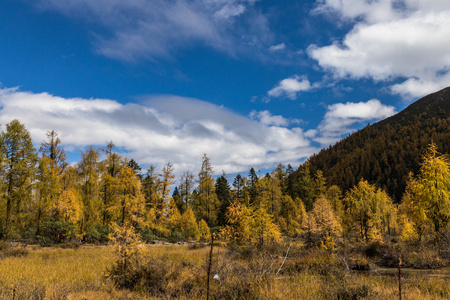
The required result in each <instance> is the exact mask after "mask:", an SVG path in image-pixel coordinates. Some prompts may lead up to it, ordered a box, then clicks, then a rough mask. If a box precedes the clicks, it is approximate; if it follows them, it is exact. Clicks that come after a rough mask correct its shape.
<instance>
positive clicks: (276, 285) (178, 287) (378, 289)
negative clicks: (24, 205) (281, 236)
mask: <svg viewBox="0 0 450 300" xmlns="http://www.w3.org/2000/svg"><path fill="white" fill-rule="evenodd" d="M140 249H141V250H142V251H141V252H142V253H141V262H140V264H142V265H143V266H146V267H145V268H143V269H144V270H145V271H143V272H141V273H139V274H142V277H145V278H144V279H142V278H138V279H136V280H137V281H136V282H137V283H136V284H135V285H134V286H133V288H132V290H131V289H120V288H119V287H118V285H117V283H113V282H112V281H111V280H109V279H107V278H106V274H107V270H108V268H111V267H112V266H113V265H114V262H115V261H116V257H115V254H114V251H113V248H112V247H110V246H89V245H86V246H80V247H77V248H59V247H47V248H41V247H39V246H27V247H25V248H23V247H22V246H20V245H15V246H9V247H7V249H3V250H1V252H0V299H157V298H166V299H167V298H181V299H206V269H207V260H208V253H209V247H192V246H188V245H181V246H177V245H142V246H140ZM285 251H286V249H282V250H280V253H278V254H272V255H271V254H267V253H264V254H263V253H258V252H256V251H255V252H253V253H247V252H232V253H230V252H228V251H227V250H226V249H225V248H223V247H215V248H214V255H213V267H212V276H214V275H217V276H216V279H212V281H211V296H212V297H211V298H212V299H398V280H397V277H396V276H389V275H387V276H380V275H377V273H373V272H356V271H348V270H347V269H346V267H345V263H343V260H342V259H341V258H339V257H337V256H336V255H330V254H327V253H323V252H318V251H316V252H306V251H302V250H301V249H300V248H299V249H296V248H295V247H292V248H291V252H290V255H289V257H288V259H286V260H284V257H283V256H284V254H283V253H285ZM394 273H395V272H394ZM402 290H403V299H449V298H450V282H449V281H448V277H445V276H421V275H409V276H408V277H405V278H403V282H402Z"/></svg>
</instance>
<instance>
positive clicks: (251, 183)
mask: <svg viewBox="0 0 450 300" xmlns="http://www.w3.org/2000/svg"><path fill="white" fill-rule="evenodd" d="M257 182H258V175H256V172H255V169H253V168H251V169H250V172H249V174H248V186H247V188H248V192H249V196H250V203H251V204H253V203H254V202H255V200H256V196H257V194H258V192H257V189H256V183H257Z"/></svg>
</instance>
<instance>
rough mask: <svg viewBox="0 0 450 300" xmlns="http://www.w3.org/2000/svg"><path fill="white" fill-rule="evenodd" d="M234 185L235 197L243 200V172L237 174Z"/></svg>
mask: <svg viewBox="0 0 450 300" xmlns="http://www.w3.org/2000/svg"><path fill="white" fill-rule="evenodd" d="M233 187H234V191H233V192H234V197H233V198H234V199H235V200H238V201H241V200H242V188H243V184H242V176H241V174H237V175H236V177H235V178H234V181H233Z"/></svg>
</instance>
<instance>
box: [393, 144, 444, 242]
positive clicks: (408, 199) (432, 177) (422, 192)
mask: <svg viewBox="0 0 450 300" xmlns="http://www.w3.org/2000/svg"><path fill="white" fill-rule="evenodd" d="M402 209H403V210H404V211H405V212H406V214H407V216H408V217H409V218H410V220H411V221H412V223H413V226H414V229H415V231H416V233H417V235H418V238H419V240H422V237H423V235H424V233H425V232H426V230H427V229H428V228H432V229H433V230H434V232H435V233H436V234H437V238H438V239H439V237H440V234H441V231H442V230H443V228H445V227H446V226H447V225H448V224H449V222H450V162H449V160H448V158H447V157H446V156H444V155H440V154H439V153H438V152H437V149H436V145H434V144H431V145H430V146H429V147H428V151H427V153H426V154H425V156H424V158H423V162H422V164H421V168H420V173H419V175H418V176H417V177H416V178H414V177H413V176H412V175H411V176H410V178H409V181H408V183H407V190H406V193H405V196H404V198H403V204H402Z"/></svg>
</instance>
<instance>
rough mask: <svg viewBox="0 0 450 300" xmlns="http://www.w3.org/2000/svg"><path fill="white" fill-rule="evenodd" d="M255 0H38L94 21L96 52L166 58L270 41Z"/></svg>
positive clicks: (119, 56)
mask: <svg viewBox="0 0 450 300" xmlns="http://www.w3.org/2000/svg"><path fill="white" fill-rule="evenodd" d="M254 2H255V0H177V1H169V0H127V1H123V0H95V1H91V0H38V1H36V6H37V7H39V8H40V9H41V10H50V11H56V12H58V13H61V14H64V15H66V16H68V17H70V18H76V19H81V20H83V21H86V22H88V23H89V24H93V25H95V26H93V27H91V29H90V30H91V31H92V32H94V36H95V37H96V40H95V47H96V50H97V52H98V53H100V54H102V55H105V56H107V57H110V58H114V59H119V60H125V61H135V60H138V59H150V60H153V59H158V58H161V57H163V58H168V57H171V56H172V55H173V54H174V53H176V52H177V51H178V50H179V49H189V47H192V46H194V45H195V46H196V45H204V46H207V47H211V48H214V49H216V50H218V51H222V52H225V53H228V54H231V55H233V54H234V53H235V52H236V51H240V50H241V49H239V48H240V47H244V46H242V45H247V46H248V45H250V44H252V45H253V46H255V45H258V44H259V43H262V44H266V43H267V44H268V45H270V43H272V34H271V32H270V29H269V27H268V25H267V19H266V17H265V16H264V15H263V14H262V13H261V12H259V11H258V10H256V9H255V8H254Z"/></svg>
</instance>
